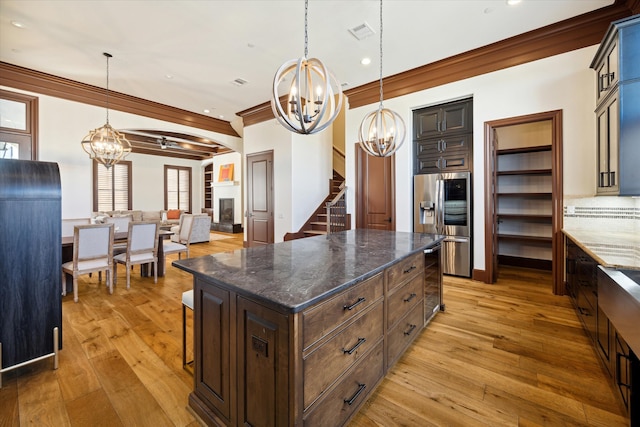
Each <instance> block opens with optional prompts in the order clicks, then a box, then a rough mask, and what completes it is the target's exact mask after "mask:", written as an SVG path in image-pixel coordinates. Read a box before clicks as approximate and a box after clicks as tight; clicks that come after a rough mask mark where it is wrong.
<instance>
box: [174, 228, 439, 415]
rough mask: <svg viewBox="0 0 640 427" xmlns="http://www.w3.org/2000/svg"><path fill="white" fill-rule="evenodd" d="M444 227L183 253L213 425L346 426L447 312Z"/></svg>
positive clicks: (197, 391)
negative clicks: (441, 233) (442, 250)
mask: <svg viewBox="0 0 640 427" xmlns="http://www.w3.org/2000/svg"><path fill="white" fill-rule="evenodd" d="M443 239H444V236H439V235H430V234H419V233H404V232H391V231H380V230H350V231H345V232H340V233H334V234H331V235H328V236H317V237H310V238H304V239H298V240H292V241H287V242H282V243H276V244H272V245H266V246H261V247H254V248H248V249H242V250H237V251H234V252H228V253H218V254H213V255H208V256H203V257H199V258H190V259H185V260H179V261H174V262H173V265H174V266H176V267H177V268H180V269H182V270H185V271H187V272H189V273H192V274H193V276H194V321H193V323H194V360H195V364H194V366H195V372H194V379H195V381H194V390H193V392H192V393H191V394H190V395H189V406H190V407H191V408H192V409H193V410H194V412H195V413H196V414H198V416H199V417H200V418H201V419H202V420H203V421H204V422H205V423H206V424H208V425H217V426H226V427H239V426H246V425H279V426H302V425H305V426H310V427H311V426H324V425H331V426H340V425H344V424H345V423H347V422H348V420H349V419H350V418H351V417H352V416H353V414H355V412H356V411H357V410H358V409H359V408H360V407H361V406H362V405H363V404H364V402H365V401H366V400H367V397H368V396H370V394H371V393H372V392H373V391H374V390H375V388H376V387H377V385H378V384H379V383H380V381H382V378H383V377H384V375H385V374H386V373H387V371H388V369H389V368H390V367H391V366H393V364H394V363H395V362H396V361H397V360H398V358H399V357H400V356H401V355H402V353H403V352H404V351H405V350H406V349H407V348H408V347H409V346H410V344H411V343H412V342H413V340H414V339H415V338H416V337H417V336H418V335H419V334H420V332H421V331H422V329H423V328H424V327H425V325H426V324H427V323H428V322H429V320H430V319H431V318H432V316H433V315H435V313H437V312H438V311H439V310H443V309H444V306H443V305H442V300H441V296H442V272H441V270H440V262H439V259H440V252H439V248H440V242H441V241H442V240H443Z"/></svg>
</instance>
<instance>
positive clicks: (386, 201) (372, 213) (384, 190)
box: [356, 144, 396, 231]
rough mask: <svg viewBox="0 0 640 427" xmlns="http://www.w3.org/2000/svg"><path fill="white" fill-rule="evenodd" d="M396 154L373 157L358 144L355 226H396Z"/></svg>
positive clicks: (389, 228) (391, 227)
mask: <svg viewBox="0 0 640 427" xmlns="http://www.w3.org/2000/svg"><path fill="white" fill-rule="evenodd" d="M394 165H395V155H392V156H389V157H374V156H370V155H368V154H366V153H365V151H364V150H363V149H362V148H361V147H360V144H356V174H357V176H356V180H357V181H356V182H357V188H356V228H373V229H376V230H389V231H394V230H395V229H396V218H395V191H394V189H395V170H394Z"/></svg>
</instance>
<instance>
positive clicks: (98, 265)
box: [62, 224, 114, 302]
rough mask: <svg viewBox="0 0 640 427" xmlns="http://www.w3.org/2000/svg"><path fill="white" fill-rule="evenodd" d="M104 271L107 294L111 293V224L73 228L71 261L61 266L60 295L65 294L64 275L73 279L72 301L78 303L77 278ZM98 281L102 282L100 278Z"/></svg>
mask: <svg viewBox="0 0 640 427" xmlns="http://www.w3.org/2000/svg"><path fill="white" fill-rule="evenodd" d="M96 271H97V272H102V271H106V273H107V274H106V276H107V286H108V287H109V293H110V294H112V293H113V279H114V277H113V274H112V272H113V224H88V225H76V226H74V227H73V259H72V260H71V261H69V262H65V263H64V264H62V295H66V294H67V288H66V277H65V275H66V274H70V275H71V276H72V277H73V301H74V302H78V276H80V275H81V274H89V273H93V272H96ZM99 281H102V277H101V276H100V278H99Z"/></svg>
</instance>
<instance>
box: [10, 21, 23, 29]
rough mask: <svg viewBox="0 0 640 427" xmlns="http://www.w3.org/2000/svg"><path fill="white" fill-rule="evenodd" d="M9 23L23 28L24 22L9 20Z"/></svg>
mask: <svg viewBox="0 0 640 427" xmlns="http://www.w3.org/2000/svg"><path fill="white" fill-rule="evenodd" d="M11 25H13V26H14V27H16V28H24V24H23V23H22V22H20V21H11Z"/></svg>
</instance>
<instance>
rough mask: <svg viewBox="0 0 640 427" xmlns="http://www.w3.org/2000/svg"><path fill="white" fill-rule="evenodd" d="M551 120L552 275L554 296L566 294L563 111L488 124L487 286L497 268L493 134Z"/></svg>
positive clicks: (485, 241) (485, 200) (486, 123)
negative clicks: (494, 228) (495, 263)
mask: <svg viewBox="0 0 640 427" xmlns="http://www.w3.org/2000/svg"><path fill="white" fill-rule="evenodd" d="M545 120H551V157H552V171H551V192H552V196H551V205H552V206H551V210H552V216H553V217H552V221H551V228H552V235H551V239H552V243H551V260H552V261H551V275H552V279H553V293H554V294H555V295H564V293H565V286H564V268H563V266H564V263H563V262H562V260H563V259H564V246H563V241H564V239H563V238H562V223H563V212H562V209H563V208H562V205H563V203H562V202H563V197H564V196H563V188H562V183H563V179H562V110H554V111H546V112H543V113H535V114H528V115H524V116H517V117H510V118H506V119H500V120H492V121H488V122H485V123H484V168H485V170H484V172H485V173H484V177H485V182H484V262H485V274H484V279H485V280H484V281H485V283H493V276H494V275H495V271H496V270H497V266H496V265H494V264H493V251H494V250H497V248H494V242H493V241H494V239H493V226H494V222H495V217H494V212H495V208H496V207H495V205H494V197H493V191H492V186H493V176H494V173H493V172H494V171H493V165H495V164H496V159H495V158H493V157H495V151H493V150H492V144H493V135H494V130H495V129H496V128H500V127H504V126H512V125H519V124H525V123H532V122H539V121H545Z"/></svg>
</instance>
